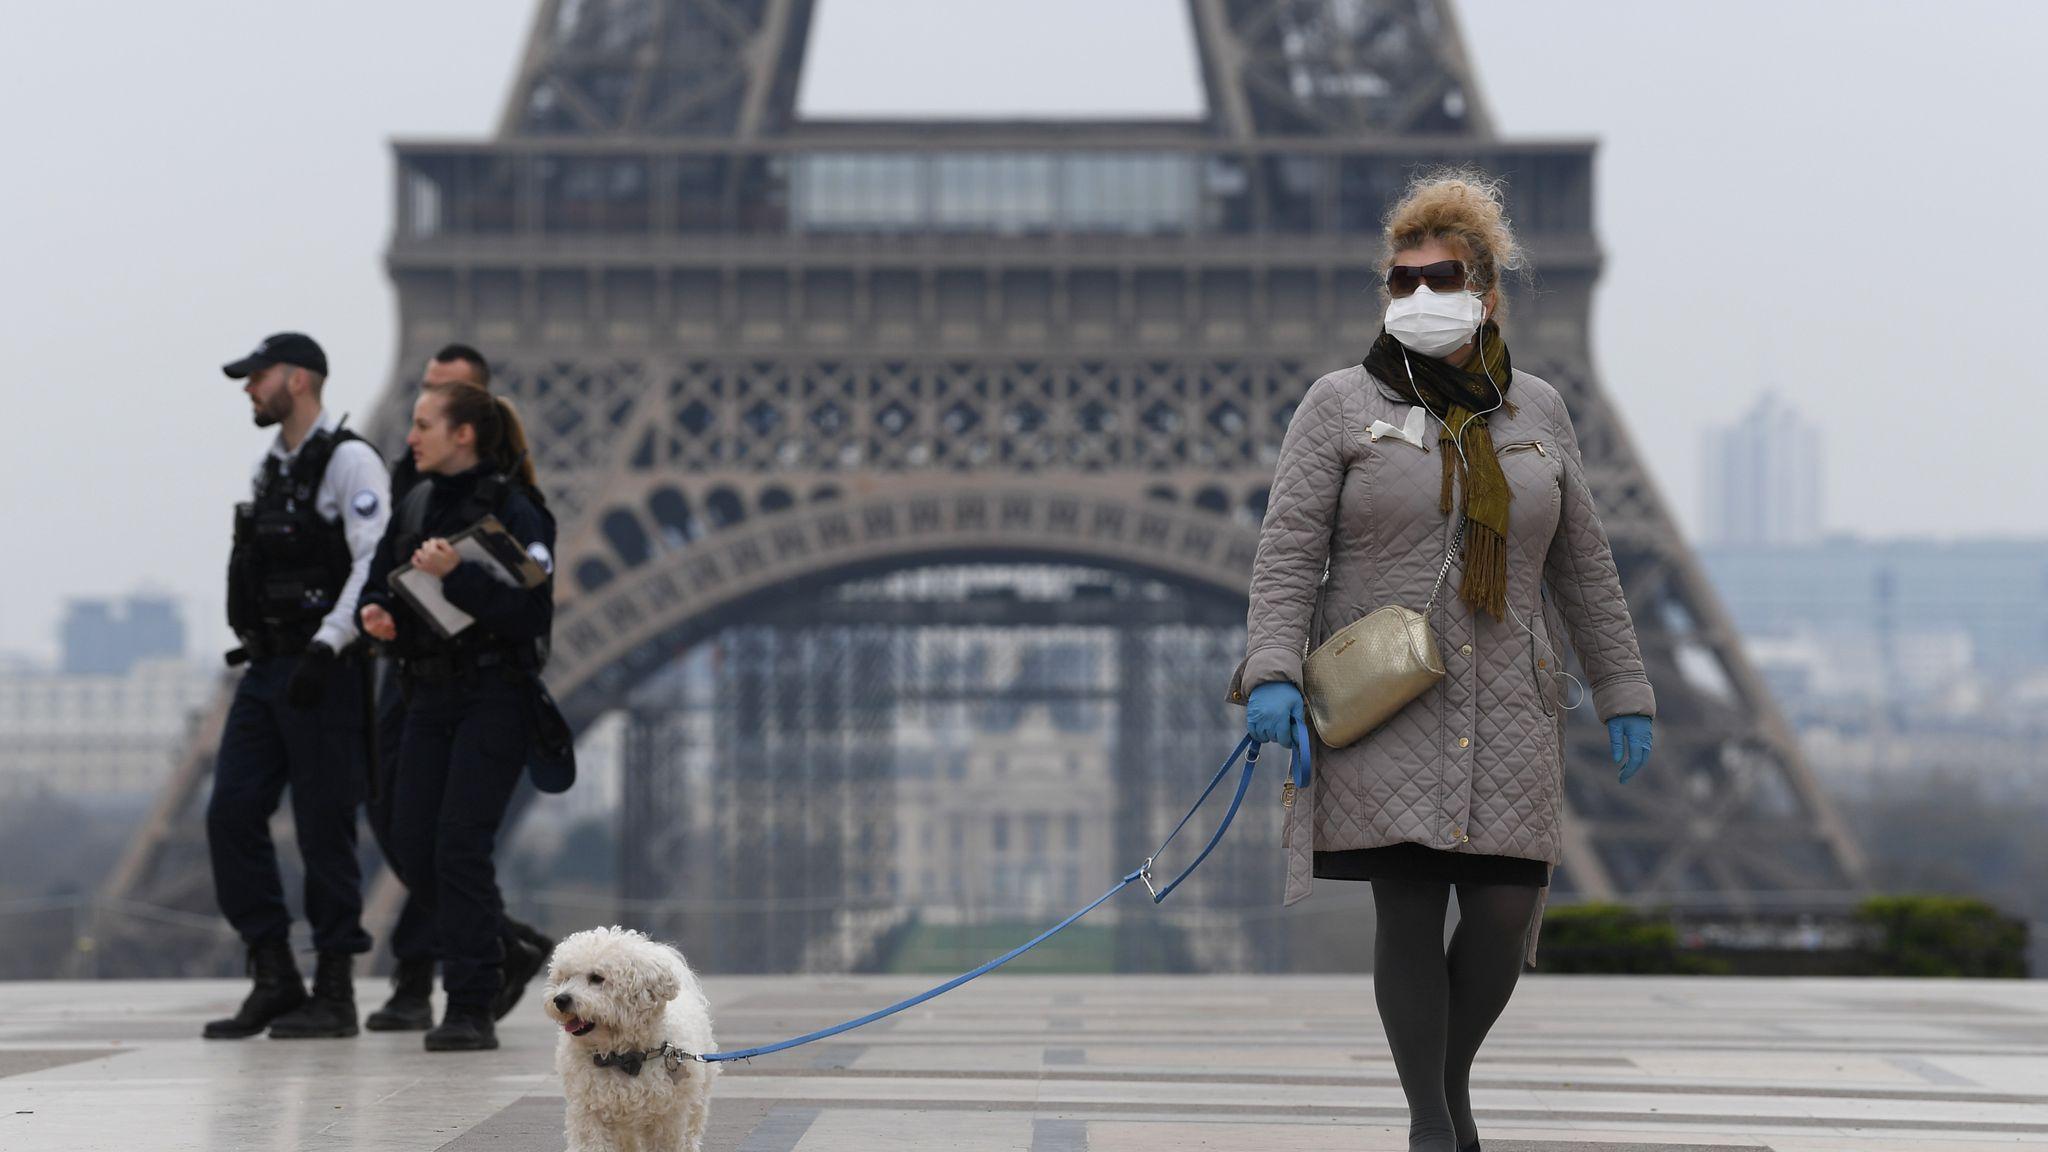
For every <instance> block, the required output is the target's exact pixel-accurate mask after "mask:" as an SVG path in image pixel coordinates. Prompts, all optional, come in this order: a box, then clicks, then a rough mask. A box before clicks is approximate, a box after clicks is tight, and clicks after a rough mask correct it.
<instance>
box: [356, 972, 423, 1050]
mask: <svg viewBox="0 0 2048 1152" xmlns="http://www.w3.org/2000/svg"><path fill="white" fill-rule="evenodd" d="M433 994H434V961H433V958H432V957H426V958H422V959H417V960H400V961H399V962H398V971H396V972H394V973H392V974H391V999H389V1000H386V1001H385V1002H384V1006H383V1007H382V1008H379V1009H377V1010H376V1011H375V1012H372V1013H370V1018H369V1019H368V1020H365V1021H363V1027H365V1028H368V1029H369V1030H370V1031H372V1032H425V1031H426V1030H427V1029H429V1028H432V1027H433V1026H434V1004H433V1001H432V999H431V997H432V996H433Z"/></svg>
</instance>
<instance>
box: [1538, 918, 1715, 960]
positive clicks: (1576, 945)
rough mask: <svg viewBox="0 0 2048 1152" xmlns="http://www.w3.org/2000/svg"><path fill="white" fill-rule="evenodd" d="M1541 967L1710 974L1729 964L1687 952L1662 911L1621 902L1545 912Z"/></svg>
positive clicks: (1540, 955) (1539, 941)
mask: <svg viewBox="0 0 2048 1152" xmlns="http://www.w3.org/2000/svg"><path fill="white" fill-rule="evenodd" d="M1536 958H1537V964H1538V966H1539V967H1540V968H1541V969H1542V970H1543V971H1545V972H1608V973H1616V972H1619V973H1634V974H1639V975H1673V974H1679V975H1711V974H1715V973H1720V972H1724V971H1726V970H1727V966H1726V965H1725V964H1724V963H1722V962H1719V961H1716V960H1714V959H1711V958H1709V957H1705V956H1697V955H1692V954H1690V953H1686V952H1682V951H1680V950H1679V947H1678V928H1677V927H1676V926H1675V925H1673V924H1672V923H1671V921H1670V919H1669V918H1668V917H1666V916H1665V915H1664V914H1663V913H1662V912H1639V911H1636V910H1635V909H1633V908H1628V907H1625V906H1623V905H1620V904H1568V905H1565V906H1563V907H1558V908H1551V909H1548V910H1547V911H1545V912H1544V914H1543V931H1542V934H1541V936H1539V937H1538V939H1537V953H1536Z"/></svg>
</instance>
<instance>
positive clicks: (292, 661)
mask: <svg viewBox="0 0 2048 1152" xmlns="http://www.w3.org/2000/svg"><path fill="white" fill-rule="evenodd" d="M222 371H224V372H226V373H227V375H228V376H229V378H231V379H235V380H242V381H244V384H243V391H244V392H246V393H248V396H249V400H250V403H251V404H252V405H253V406H254V409H255V419H256V426H257V427H258V428H269V427H273V426H274V427H276V428H277V438H276V439H275V440H274V441H273V442H272V444H271V446H270V451H269V452H268V453H267V454H266V455H265V456H264V458H263V461H262V463H261V464H259V465H258V466H257V469H256V481H255V494H254V499H253V500H252V501H251V502H249V503H247V504H242V505H239V506H237V508H236V510H235V543H234V551H233V553H232V555H231V557H230V559H229V562H228V623H229V625H230V626H231V627H233V629H234V630H235V634H236V636H237V638H238V639H239V640H240V641H241V647H240V648H239V649H237V650H236V651H235V652H231V653H229V656H228V660H229V663H230V664H236V663H240V662H242V661H243V660H246V661H247V663H248V671H247V672H246V673H245V674H244V675H243V677H242V681H241V683H240V684H239V685H238V686H237V687H236V689H235V698H234V702H233V704H232V706H231V707H230V708H229V710H228V716H227V723H226V727H225V728H224V729H223V730H222V732H221V740H220V753H219V758H218V759H217V761H216V762H215V766H214V776H213V795H212V797H211V799H209V800H208V802H207V807H206V842H207V850H208V852H209V854H210V855H211V857H212V863H213V884H214V894H215V897H216V898H217V899H218V900H219V903H220V908H221V911H222V912H224V913H225V914H226V915H227V918H228V922H229V923H230V924H232V925H234V928H235V931H236V932H237V933H239V934H240V935H241V937H242V941H243V943H244V944H246V945H247V946H248V950H249V970H250V973H251V975H252V976H253V977H254V979H255V987H254V989H253V990H252V991H251V992H250V993H249V996H248V998H247V999H246V1000H244V1001H243V1002H242V1006H241V1008H240V1010H239V1011H237V1012H236V1013H235V1014H234V1015H233V1016H231V1017H228V1018H226V1019H223V1020H215V1021H212V1022H210V1023H208V1024H207V1025H206V1028H205V1035H206V1036H207V1037H209V1038H214V1039H238V1038H241V1037H245V1036H252V1035H254V1034H256V1033H257V1032H261V1031H263V1029H264V1028H265V1027H266V1026H267V1027H269V1029H270V1034H271V1035H272V1036H273V1037H277V1038H279V1039H297V1038H305V1037H317V1036H353V1035H355V1034H356V1009H355V991H354V988H353V986H352V984H351V982H350V979H349V967H350V964H351V963H352V961H353V958H354V956H355V955H356V954H357V953H359V952H367V951H369V950H370V937H369V935H368V934H367V933H365V932H364V931H363V927H362V904H363V901H362V888H361V874H360V872H359V870H358V868H357V864H356V805H357V804H359V803H361V801H362V793H363V788H364V786H365V783H366V773H365V764H364V761H363V757H364V755H365V752H366V746H365V740H366V739H367V738H368V733H367V732H366V731H365V725H366V717H365V709H364V703H365V697H364V695H363V692H364V684H363V666H362V663H361V661H360V659H359V658H358V657H357V656H355V655H354V654H353V653H352V649H353V647H354V644H355V640H356V635H357V632H356V622H355V617H354V606H355V603H356V599H357V597H358V595H359V594H360V592H361V590H362V588H363V584H364V581H365V579H366V577H367V576H368V573H369V568H370V561H371V557H372V555H373V553H374V552H375V550H376V546H377V542H378V540H379V539H380V538H381V537H382V536H383V533H384V529H385V526H386V523H387V521H388V520H389V519H390V494H389V491H388V479H387V477H386V475H385V472H384V462H383V460H382V459H381V458H380V457H379V456H378V455H377V453H376V452H375V450H373V449H372V448H371V447H370V446H369V445H368V444H366V443H364V442H363V441H362V440H360V439H358V438H357V437H356V436H355V435H354V434H353V433H351V432H348V431H346V430H344V429H343V428H342V427H341V426H340V423H339V422H338V421H337V420H335V419H334V417H333V416H332V415H330V414H329V413H328V412H327V410H326V409H325V408H323V407H322V406H321V401H320V393H321V390H322V388H323V387H324V386H325V384H326V380H327V356H326V354H325V353H324V352H322V351H321V349H320V345H319V344H317V343H315V342H314V341H313V339H312V338H311V337H309V336H306V335H303V334H301V333H297V332H281V333H278V334H277V335H275V336H271V337H269V338H267V339H265V340H264V341H263V343H262V344H260V345H258V346H257V348H256V350H255V351H254V352H251V353H250V354H249V355H247V356H245V357H243V358H242V359H240V360H237V361H235V362H233V363H231V364H228V365H225V366H224V367H223V368H222ZM287 786H289V787H290V789H291V795H292V818H293V822H294V824H295V826H296V828H297V832H298V842H299V854H300V856H301V857H302V860H303V863H304V865H305V880H306V887H305V912H306V919H307V920H308V921H310V922H311V924H312V928H313V944H314V947H315V948H316V949H318V951H319V964H318V967H317V968H316V969H315V971H314V975H313V994H312V996H311V998H308V997H307V995H306V989H305V985H304V984H303V983H302V982H301V977H300V975H299V969H298V965H297V964H296V963H294V961H293V959H292V952H291V947H290V944H289V943H288V939H289V934H290V931H291V914H290V913H289V912H287V911H286V909H285V902H284V885H283V882H282V881H281V880H280V878H279V875H278V864H277V850H276V848H275V847H274V846H273V845H272V843H271V840H270V818H271V815H272V814H273V813H275V812H276V811H277V807H278V801H279V797H280V795H281V793H283V792H284V790H285V788H286V787H287Z"/></svg>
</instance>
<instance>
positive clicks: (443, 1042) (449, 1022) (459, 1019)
mask: <svg viewBox="0 0 2048 1152" xmlns="http://www.w3.org/2000/svg"><path fill="white" fill-rule="evenodd" d="M426 1045H427V1051H429V1052H485V1051H489V1050H490V1049H493V1048H496V1047H497V1046H498V1029H497V1026H496V1025H494V1024H492V1023H491V1013H490V1011H489V1010H488V1009H484V1008H466V1007H461V1006H458V1005H454V1004H450V1005H449V1006H448V1014H447V1015H446V1016H444V1017H442V1018H441V1026H440V1027H439V1028H436V1029H434V1030H433V1031H432V1032H429V1033H427V1038H426Z"/></svg>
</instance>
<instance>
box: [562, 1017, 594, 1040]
mask: <svg viewBox="0 0 2048 1152" xmlns="http://www.w3.org/2000/svg"><path fill="white" fill-rule="evenodd" d="M590 1028H591V1024H590V1022H589V1021H587V1020H585V1019H583V1017H581V1016H571V1017H569V1018H568V1019H567V1020H564V1021H562V1031H564V1032H567V1033H568V1034H569V1035H571V1036H577V1035H581V1034H582V1033H584V1032H588V1031H589V1030H590Z"/></svg>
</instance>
